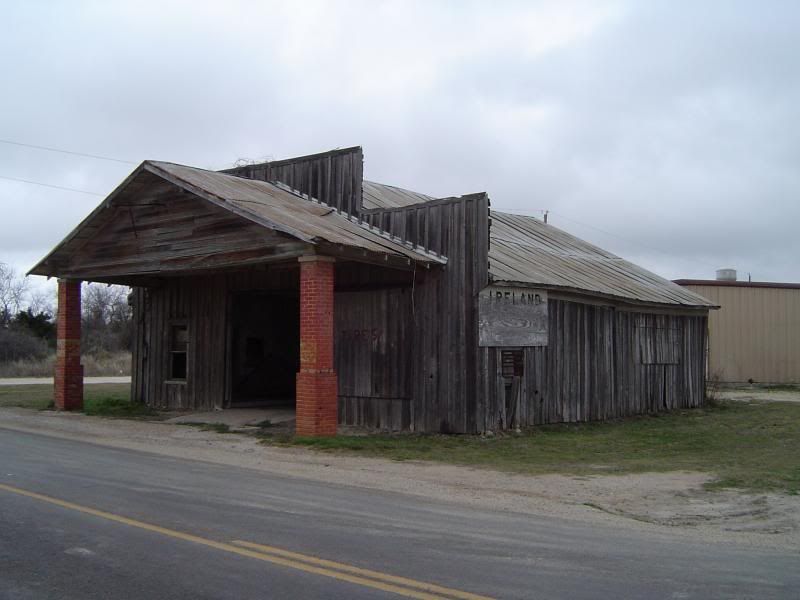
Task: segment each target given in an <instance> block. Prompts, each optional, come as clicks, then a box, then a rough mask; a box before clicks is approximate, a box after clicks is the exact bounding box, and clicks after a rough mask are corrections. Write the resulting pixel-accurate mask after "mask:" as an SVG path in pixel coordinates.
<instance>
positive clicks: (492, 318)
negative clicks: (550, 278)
mask: <svg viewBox="0 0 800 600" xmlns="http://www.w3.org/2000/svg"><path fill="white" fill-rule="evenodd" d="M478 330H479V344H480V345H481V346H547V292H546V291H545V290H533V289H530V288H513V287H499V286H489V287H487V288H485V289H483V290H482V291H481V293H480V295H479V297H478Z"/></svg>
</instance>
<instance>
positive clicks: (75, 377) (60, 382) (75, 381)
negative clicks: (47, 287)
mask: <svg viewBox="0 0 800 600" xmlns="http://www.w3.org/2000/svg"><path fill="white" fill-rule="evenodd" d="M56 344H57V346H56V372H55V390H54V401H55V406H56V409H58V410H81V409H83V365H81V282H80V281H74V280H67V279H59V280H58V325H57V329H56Z"/></svg>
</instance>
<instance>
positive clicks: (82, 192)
mask: <svg viewBox="0 0 800 600" xmlns="http://www.w3.org/2000/svg"><path fill="white" fill-rule="evenodd" d="M0 179H7V180H9V181H17V182H19V183H29V184H31V185H41V186H44V187H49V188H55V189H57V190H65V191H67V192H78V193H79V194H89V195H91V196H105V194H100V193H98V192H87V191H86V190H78V189H75V188H71V187H65V186H63V185H53V184H52V183H42V182H41V181H31V180H30V179H19V178H18V177H6V176H5V175H0Z"/></svg>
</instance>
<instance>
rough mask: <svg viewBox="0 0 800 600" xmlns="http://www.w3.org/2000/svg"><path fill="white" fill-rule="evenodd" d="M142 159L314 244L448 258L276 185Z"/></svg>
mask: <svg viewBox="0 0 800 600" xmlns="http://www.w3.org/2000/svg"><path fill="white" fill-rule="evenodd" d="M145 165H146V168H147V167H149V169H152V170H153V171H154V172H155V173H157V174H159V175H162V176H164V177H166V178H169V179H170V180H171V181H173V183H176V184H177V185H181V186H183V187H185V188H186V189H187V190H189V191H191V192H195V193H197V194H199V195H202V196H204V197H207V198H208V199H210V200H212V201H214V200H216V201H217V203H219V204H220V205H221V206H224V207H226V208H229V209H230V210H232V212H236V213H237V214H239V215H240V216H243V217H245V218H249V219H251V220H253V221H256V222H258V223H261V224H262V225H264V226H266V227H269V228H271V229H275V230H277V231H283V232H284V233H287V234H289V235H291V236H293V237H296V238H298V239H300V240H302V241H305V242H309V243H313V244H316V243H319V242H320V241H324V242H328V243H331V244H340V245H343V246H349V247H353V248H360V249H363V250H368V251H371V252H379V253H384V254H394V255H399V256H405V257H407V258H409V259H413V260H415V261H418V262H423V263H429V262H437V263H442V264H443V263H445V262H446V260H445V259H443V258H441V257H437V256H434V255H431V254H428V253H426V252H424V251H421V250H414V249H411V248H409V247H408V246H407V245H405V244H403V243H401V242H400V241H398V240H396V239H392V238H391V236H389V235H388V234H385V233H384V232H382V231H377V230H375V229H374V228H370V227H368V226H366V225H364V224H362V223H359V222H358V221H357V220H356V219H355V218H354V217H352V216H349V215H347V214H346V213H341V212H338V211H336V210H335V209H333V208H331V207H330V206H328V205H326V204H322V203H319V202H314V201H313V200H310V199H306V198H302V197H299V196H298V195H296V194H294V193H293V192H291V191H289V190H288V189H286V188H284V187H282V186H280V185H276V184H273V183H268V182H266V181H258V180H254V179H245V178H242V177H235V176H232V175H226V174H224V173H218V172H215V171H205V170H203V169H196V168H194V167H186V166H183V165H176V164H172V163H163V162H150V161H147V162H146V163H145Z"/></svg>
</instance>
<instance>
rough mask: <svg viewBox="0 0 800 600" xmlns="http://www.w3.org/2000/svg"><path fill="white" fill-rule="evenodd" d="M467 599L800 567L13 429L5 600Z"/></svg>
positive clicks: (7, 478)
mask: <svg viewBox="0 0 800 600" xmlns="http://www.w3.org/2000/svg"><path fill="white" fill-rule="evenodd" d="M252 544H256V545H255V546H254V545H252ZM320 559H321V560H320ZM326 561H335V562H326ZM365 569H368V570H369V571H365ZM398 577H399V578H402V579H397V578H398ZM429 584H434V585H436V586H440V587H430V585H429ZM470 594H475V595H481V596H487V597H497V598H533V599H536V598H542V599H551V598H570V599H581V598H613V599H615V600H617V599H622V598H669V599H675V598H703V599H706V598H758V599H762V598H793V599H797V598H800V549H798V552H794V553H779V552H775V551H769V550H760V549H752V548H745V547H736V546H733V545H730V544H726V545H722V544H713V543H700V542H693V541H689V540H687V539H686V538H685V537H680V536H675V535H669V534H664V535H653V534H647V533H645V532H642V531H638V530H635V529H631V530H627V529H624V530H623V529H615V528H610V527H608V526H596V527H589V526H587V525H585V524H581V523H577V522H571V521H563V520H557V519H547V518H541V517H532V516H530V515H520V514H509V513H492V512H485V511H479V510H474V509H468V508H463V507H459V506H455V505H449V504H446V503H437V502H431V501H425V500H421V499H419V498H415V497H410V496H405V495H402V494H390V493H382V492H376V491H368V490H363V489H358V488H352V487H345V486H335V485H328V484H322V483H317V482H311V481H304V480H300V479H292V478H281V477H274V476H265V475H264V474H263V473H259V472H255V471H250V470H247V469H239V468H232V467H227V466H220V465H213V464H208V463H203V462H199V461H187V460H178V459H172V458H168V457H163V456H157V455H151V454H147V453H142V452H134V451H129V450H119V449H111V448H106V447H101V446H96V445H92V444H88V443H82V442H75V441H66V440H61V439H56V438H51V437H46V436H39V435H31V434H26V433H19V432H14V431H10V430H4V429H1V428H0V598H8V599H11V598H13V599H29V598H30V599H39V598H48V599H50V598H59V599H69V598H76V599H77V598H80V599H82V600H83V599H93V598H103V599H112V598H131V599H134V598H135V599H137V600H141V599H144V598H176V599H178V598H187V599H189V598H191V599H192V600H199V599H202V598H231V599H233V598H236V599H244V598H259V599H264V598H402V597H412V598H467V599H468V598H474V596H471V595H470Z"/></svg>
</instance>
